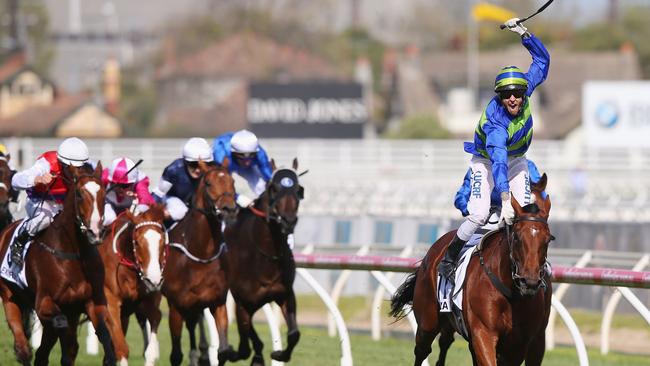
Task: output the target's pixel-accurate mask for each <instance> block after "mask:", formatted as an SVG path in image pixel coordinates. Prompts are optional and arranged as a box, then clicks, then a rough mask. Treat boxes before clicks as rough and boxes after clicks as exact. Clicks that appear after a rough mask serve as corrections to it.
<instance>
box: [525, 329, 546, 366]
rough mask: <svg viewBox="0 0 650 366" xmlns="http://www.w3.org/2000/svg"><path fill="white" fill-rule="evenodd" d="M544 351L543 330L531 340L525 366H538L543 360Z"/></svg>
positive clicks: (544, 337) (544, 338)
mask: <svg viewBox="0 0 650 366" xmlns="http://www.w3.org/2000/svg"><path fill="white" fill-rule="evenodd" d="M545 350H546V335H545V334H544V329H543V330H542V331H541V332H540V333H539V334H538V335H537V337H535V339H533V341H532V342H531V343H530V346H529V347H528V353H527V354H526V366H539V365H541V364H542V360H543V359H544V352H545Z"/></svg>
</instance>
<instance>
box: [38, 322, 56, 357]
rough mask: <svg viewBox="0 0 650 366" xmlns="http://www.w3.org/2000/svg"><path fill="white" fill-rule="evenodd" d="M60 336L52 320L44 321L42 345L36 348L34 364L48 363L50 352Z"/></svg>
mask: <svg viewBox="0 0 650 366" xmlns="http://www.w3.org/2000/svg"><path fill="white" fill-rule="evenodd" d="M58 339H59V336H58V334H57V332H56V329H55V328H54V326H53V325H52V323H51V322H45V323H43V333H42V336H41V345H40V346H38V349H37V350H36V355H35V357H34V366H41V365H48V364H49V358H50V352H51V351H52V348H53V347H54V345H55V344H56V341H57V340H58Z"/></svg>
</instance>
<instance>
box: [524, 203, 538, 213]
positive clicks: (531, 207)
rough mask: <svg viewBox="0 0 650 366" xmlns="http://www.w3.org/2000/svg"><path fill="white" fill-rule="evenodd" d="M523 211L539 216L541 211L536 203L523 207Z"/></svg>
mask: <svg viewBox="0 0 650 366" xmlns="http://www.w3.org/2000/svg"><path fill="white" fill-rule="evenodd" d="M521 209H522V210H524V212H525V213H530V214H537V213H539V211H540V209H539V206H537V204H536V203H534V202H533V203H530V204H527V205H526V206H524V207H522V208H521Z"/></svg>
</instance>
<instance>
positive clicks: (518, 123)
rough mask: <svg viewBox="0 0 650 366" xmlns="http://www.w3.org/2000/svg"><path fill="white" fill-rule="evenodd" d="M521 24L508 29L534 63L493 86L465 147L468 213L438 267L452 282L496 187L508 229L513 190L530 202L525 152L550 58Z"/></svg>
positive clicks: (504, 74) (507, 71) (502, 75)
mask: <svg viewBox="0 0 650 366" xmlns="http://www.w3.org/2000/svg"><path fill="white" fill-rule="evenodd" d="M517 20H519V19H517V18H513V19H510V20H508V21H507V22H506V23H505V25H506V26H507V27H508V29H509V30H511V31H513V32H515V33H518V34H519V35H520V36H521V43H522V44H523V45H524V47H526V49H528V51H529V52H530V54H531V56H532V57H533V62H532V63H531V65H530V68H529V69H528V72H526V73H524V72H523V71H522V70H521V69H519V68H518V67H515V66H508V67H504V68H503V69H501V71H500V72H499V74H498V75H497V77H496V80H495V82H494V91H495V92H496V94H497V95H496V96H494V98H492V100H490V102H489V103H488V105H487V108H485V111H484V112H483V115H482V116H481V119H480V120H479V122H478V125H477V126H476V130H475V134H474V142H466V143H465V151H466V152H468V153H470V154H472V155H473V156H472V160H471V162H470V169H471V194H470V198H469V202H468V204H467V210H468V212H469V215H468V216H467V218H466V219H465V222H463V223H462V224H461V226H460V227H459V228H458V231H457V232H456V235H455V236H454V238H453V239H452V241H451V243H450V244H449V247H448V249H447V251H446V252H445V257H444V258H443V260H442V262H441V263H440V266H439V268H438V269H439V272H440V274H441V275H443V276H445V277H447V278H448V279H450V280H451V281H453V278H452V277H453V276H452V273H453V272H454V267H455V264H456V261H457V259H458V256H459V253H460V250H461V249H462V247H463V246H464V245H465V243H466V242H467V240H469V239H470V237H471V236H472V235H473V234H474V232H475V231H476V230H477V229H478V228H479V227H481V226H482V225H483V224H484V223H485V222H486V220H487V219H488V215H489V212H490V193H491V192H492V189H493V188H496V191H497V192H498V193H499V195H500V197H501V203H502V209H501V218H500V221H505V223H506V224H508V225H511V224H512V220H513V219H514V209H513V208H512V203H511V201H510V194H511V192H512V195H514V196H515V198H516V199H517V202H518V203H519V204H520V205H522V206H524V205H527V204H529V203H531V192H530V178H529V173H528V164H527V161H526V151H528V147H529V146H530V143H531V142H532V140H533V117H532V116H531V107H530V96H531V95H532V94H533V91H534V90H535V88H536V87H537V86H538V85H539V84H541V83H542V82H543V81H544V80H545V79H546V76H547V75H548V68H549V63H550V55H549V54H548V51H547V50H546V48H545V47H544V45H543V44H542V42H541V41H540V40H539V39H538V38H537V37H535V36H534V35H532V34H530V33H528V32H527V29H526V28H525V27H524V26H523V25H521V24H517V23H516V22H517Z"/></svg>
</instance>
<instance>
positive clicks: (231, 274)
mask: <svg viewBox="0 0 650 366" xmlns="http://www.w3.org/2000/svg"><path fill="white" fill-rule="evenodd" d="M271 163H272V164H271V165H272V167H273V171H274V172H273V176H272V177H271V179H270V180H269V182H268V183H267V186H266V190H265V191H264V193H262V195H261V196H260V197H259V198H258V199H257V200H255V202H254V204H253V205H252V206H251V207H250V208H249V209H244V210H240V211H239V214H238V216H237V221H236V222H235V225H233V226H229V227H227V228H226V242H227V243H228V252H227V253H226V260H225V261H224V267H225V269H226V275H227V278H228V284H229V286H230V291H231V293H232V295H233V298H234V299H235V302H236V304H237V311H236V314H237V326H238V330H239V339H240V341H239V342H240V343H239V349H238V354H237V360H242V359H247V358H248V357H249V356H250V354H251V348H250V344H249V338H250V339H251V340H252V342H253V349H254V350H255V354H254V356H253V361H252V363H251V365H264V357H263V356H262V348H263V347H264V344H263V343H262V341H261V340H260V338H259V336H258V335H257V332H256V331H255V328H254V327H253V323H252V317H253V314H254V313H255V312H256V311H257V310H258V309H259V308H261V307H262V306H264V305H265V304H266V303H268V302H271V301H275V302H276V303H277V304H278V305H280V307H281V308H282V313H283V315H284V318H285V320H286V322H287V327H288V333H287V348H286V349H285V350H281V351H275V352H272V353H271V358H272V359H274V360H276V361H282V362H287V361H289V360H290V358H291V353H292V352H293V348H294V347H295V346H296V344H297V343H298V340H299V339H300V332H299V331H298V324H297V322H296V296H295V294H294V292H293V281H294V279H295V277H296V264H295V262H294V259H293V253H292V252H291V249H290V248H289V246H288V245H287V235H288V234H291V233H293V230H294V228H295V226H296V223H297V222H298V217H297V214H298V205H299V203H300V200H301V199H302V198H303V191H304V189H303V187H302V186H300V184H299V183H298V174H296V170H297V169H298V160H297V159H294V161H293V169H277V170H276V168H275V162H273V161H272V162H271Z"/></svg>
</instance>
